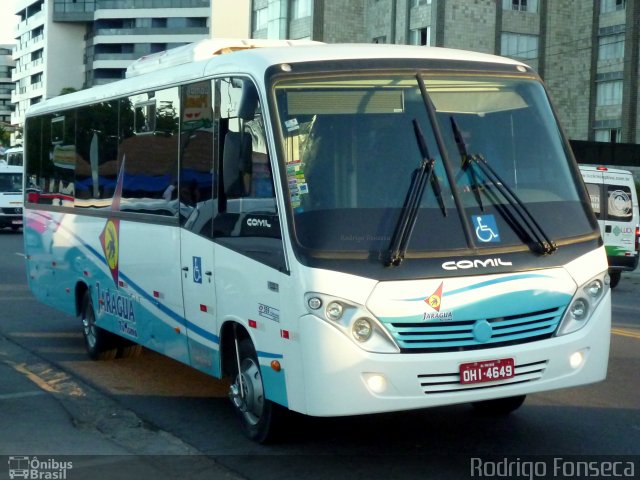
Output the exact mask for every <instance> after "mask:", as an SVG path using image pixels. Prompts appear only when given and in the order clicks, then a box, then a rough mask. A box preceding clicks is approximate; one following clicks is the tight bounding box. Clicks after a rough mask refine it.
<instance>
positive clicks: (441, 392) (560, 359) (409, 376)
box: [289, 293, 611, 416]
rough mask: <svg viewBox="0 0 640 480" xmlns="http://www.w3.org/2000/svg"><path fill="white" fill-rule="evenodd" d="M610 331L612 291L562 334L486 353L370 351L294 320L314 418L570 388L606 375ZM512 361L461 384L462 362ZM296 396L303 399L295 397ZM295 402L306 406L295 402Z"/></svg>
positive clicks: (309, 320)
mask: <svg viewBox="0 0 640 480" xmlns="http://www.w3.org/2000/svg"><path fill="white" fill-rule="evenodd" d="M610 331H611V295H610V293H608V294H607V296H606V297H605V299H603V301H602V302H600V304H599V306H598V308H597V309H596V310H595V311H594V315H593V316H592V317H591V319H590V320H589V323H587V325H585V326H584V327H583V328H582V329H580V330H578V331H576V332H574V333H571V334H568V335H564V336H561V337H553V338H550V339H546V340H540V341H536V342H531V343H525V344H519V345H514V346H508V347H499V348H488V349H484V350H473V351H462V352H447V353H415V354H412V353H401V354H400V353H398V354H375V353H369V352H365V351H364V350H362V349H361V348H360V347H358V346H357V345H356V344H355V343H354V342H353V341H351V339H349V338H347V337H346V336H345V335H344V334H343V333H342V332H340V331H338V329H336V328H334V327H333V326H331V325H329V324H328V323H327V322H325V321H323V320H319V319H318V318H316V317H313V316H311V315H307V316H304V317H302V318H301V319H300V342H301V345H300V347H301V352H302V366H301V367H302V370H301V373H302V375H301V378H299V379H298V380H299V381H301V382H303V384H304V396H303V398H304V400H303V402H295V401H294V402H291V403H290V405H289V406H290V408H292V409H294V410H297V411H300V412H302V413H306V414H308V415H314V416H341V415H358V414H369V413H378V412H391V411H401V410H412V409H421V408H426V407H434V406H441V405H451V404H458V403H467V402H476V401H481V400H489V399H494V398H502V397H510V396H516V395H526V394H531V393H535V392H542V391H547V390H555V389H560V388H567V387H574V386H578V385H585V384H589V383H594V382H598V381H601V380H604V378H605V377H606V373H607V364H608V356H609V340H610ZM509 358H511V359H513V360H514V364H515V367H516V368H515V376H514V377H513V378H511V379H507V380H498V381H493V382H491V381H490V382H484V383H477V384H470V385H469V384H467V385H463V384H461V383H460V373H459V372H460V365H461V364H463V363H473V362H485V361H492V360H499V359H509ZM300 400H302V398H300ZM300 403H304V405H301V404H300Z"/></svg>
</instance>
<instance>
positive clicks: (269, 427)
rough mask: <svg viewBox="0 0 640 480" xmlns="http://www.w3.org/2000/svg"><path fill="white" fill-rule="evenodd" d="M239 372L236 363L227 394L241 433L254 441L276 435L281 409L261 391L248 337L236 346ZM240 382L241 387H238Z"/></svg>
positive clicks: (273, 437)
mask: <svg viewBox="0 0 640 480" xmlns="http://www.w3.org/2000/svg"><path fill="white" fill-rule="evenodd" d="M238 350H239V352H238V353H239V358H240V372H238V371H237V370H238V367H237V366H236V372H235V378H234V379H233V383H232V384H231V386H230V388H229V398H230V399H231V403H232V405H233V407H234V410H235V412H236V415H237V416H238V418H239V419H240V424H241V427H242V431H243V433H244V434H245V435H246V436H247V437H248V438H250V439H251V440H253V441H255V442H258V443H269V442H272V441H274V440H276V438H277V437H278V435H277V434H278V433H280V432H278V431H277V430H278V426H281V424H282V419H283V417H284V415H285V412H286V411H285V409H284V408H283V407H281V406H280V405H277V404H275V403H273V402H272V401H270V400H267V398H266V397H265V395H264V385H263V383H262V375H261V374H260V364H259V363H258V357H257V355H256V351H255V349H254V347H253V343H252V342H251V340H250V339H248V338H245V339H243V340H242V341H240V344H239V346H238ZM241 382H242V387H241Z"/></svg>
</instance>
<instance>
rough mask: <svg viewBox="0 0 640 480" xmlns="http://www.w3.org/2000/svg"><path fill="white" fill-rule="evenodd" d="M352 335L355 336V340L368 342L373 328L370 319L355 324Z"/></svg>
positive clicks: (360, 320)
mask: <svg viewBox="0 0 640 480" xmlns="http://www.w3.org/2000/svg"><path fill="white" fill-rule="evenodd" d="M351 333H352V334H353V338H355V339H356V340H358V341H359V342H366V341H367V340H369V339H370V338H371V334H372V333H373V326H372V325H371V322H370V321H369V319H368V318H359V319H357V320H356V321H355V322H353V326H352V327H351Z"/></svg>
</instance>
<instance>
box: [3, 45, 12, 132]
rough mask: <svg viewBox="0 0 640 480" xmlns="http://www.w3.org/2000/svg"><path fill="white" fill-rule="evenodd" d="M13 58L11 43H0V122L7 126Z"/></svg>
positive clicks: (8, 121)
mask: <svg viewBox="0 0 640 480" xmlns="http://www.w3.org/2000/svg"><path fill="white" fill-rule="evenodd" d="M15 63H16V62H14V60H13V45H0V123H1V124H2V125H3V126H4V127H5V128H7V127H8V126H9V125H10V124H11V112H13V104H12V103H11V92H12V91H13V88H14V87H13V82H12V81H11V74H12V71H13V67H14V66H15Z"/></svg>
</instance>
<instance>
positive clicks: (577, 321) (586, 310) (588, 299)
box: [556, 272, 609, 336]
mask: <svg viewBox="0 0 640 480" xmlns="http://www.w3.org/2000/svg"><path fill="white" fill-rule="evenodd" d="M606 277H607V273H606V272H603V273H601V274H600V275H598V276H597V277H594V278H592V279H591V280H589V281H588V282H586V283H585V284H584V285H582V286H580V287H579V288H578V290H576V294H575V295H574V296H573V298H572V299H571V303H570V304H569V308H567V310H566V312H565V314H564V317H563V318H562V321H561V322H560V327H559V328H558V332H557V333H556V335H557V336H560V335H566V334H567V333H572V332H575V331H577V330H580V329H581V328H582V327H584V326H585V325H586V324H587V322H588V321H589V320H590V318H591V315H592V314H593V312H594V311H595V309H596V307H597V306H598V304H599V303H600V301H601V300H602V299H603V298H604V297H605V294H606V293H607V292H608V291H609V284H608V282H607V281H606V280H607V279H606Z"/></svg>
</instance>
